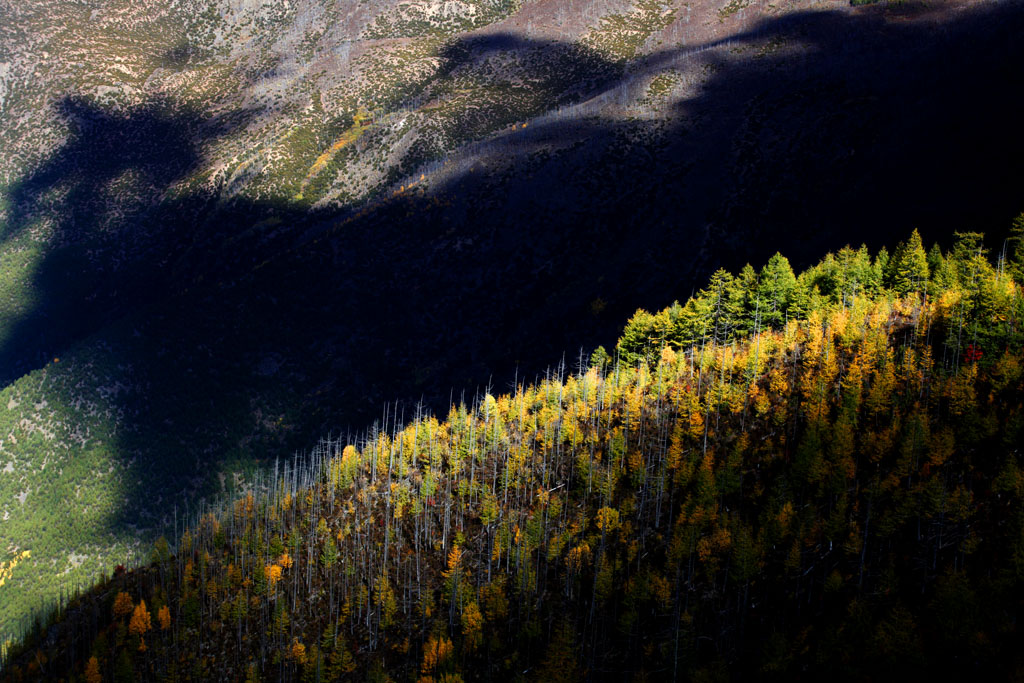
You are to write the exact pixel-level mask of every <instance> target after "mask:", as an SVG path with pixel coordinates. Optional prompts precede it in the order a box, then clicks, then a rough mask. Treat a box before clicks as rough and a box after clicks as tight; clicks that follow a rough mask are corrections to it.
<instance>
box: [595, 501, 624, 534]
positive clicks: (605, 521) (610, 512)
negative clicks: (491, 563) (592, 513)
mask: <svg viewBox="0 0 1024 683" xmlns="http://www.w3.org/2000/svg"><path fill="white" fill-rule="evenodd" d="M596 519H597V528H598V529H600V530H601V531H603V532H605V533H609V534H610V533H612V532H613V531H615V530H616V529H618V528H619V511H618V510H616V509H615V508H610V507H603V508H601V509H600V510H598V511H597V518H596Z"/></svg>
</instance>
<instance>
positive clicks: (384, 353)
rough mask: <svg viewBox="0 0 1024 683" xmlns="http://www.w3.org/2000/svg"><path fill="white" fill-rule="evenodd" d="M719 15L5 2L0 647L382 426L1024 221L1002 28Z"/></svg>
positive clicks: (649, 9) (689, 10)
mask: <svg viewBox="0 0 1024 683" xmlns="http://www.w3.org/2000/svg"><path fill="white" fill-rule="evenodd" d="M741 4H742V3H729V4H724V3H710V2H698V3H689V4H684V3H679V2H675V3H670V2H655V1H648V0H644V1H642V2H632V3H631V2H625V1H623V2H607V3H604V2H590V3H569V4H566V3H563V2H547V1H544V2H541V1H537V2H522V3H502V2H495V3H487V2H483V3H481V2H460V3H450V2H449V3H429V2H417V3H398V2H388V3H384V2H360V3H342V4H337V3H318V2H293V3H289V4H287V5H286V4H284V3H270V2H265V3H259V2H221V3H217V4H215V5H212V6H211V5H208V4H206V3H202V4H197V3H189V2H161V3H135V2H133V3H117V2H111V3H106V4H104V5H103V6H102V7H86V6H85V5H79V4H74V3H70V4H69V3H66V2H52V3H49V2H48V3H43V2H34V3H29V4H25V3H22V4H11V3H8V4H5V5H3V7H2V8H0V13H2V18H3V21H0V100H2V102H0V124H2V125H0V144H2V148H3V149H4V154H3V155H0V182H2V188H0V190H2V191H0V195H2V196H0V221H2V222H3V232H2V235H3V237H2V244H0V377H2V381H3V384H4V389H3V391H2V394H0V424H2V426H3V429H2V430H0V441H2V443H0V518H2V519H3V524H2V525H0V562H3V563H5V565H6V563H8V562H9V561H10V560H11V559H12V558H14V557H15V556H20V553H23V552H25V551H30V552H31V555H30V556H29V558H28V559H25V560H23V561H21V562H19V564H18V565H17V566H16V567H15V568H14V569H13V571H12V573H11V577H10V578H9V579H8V580H7V582H6V583H5V585H4V586H2V587H0V631H2V632H16V631H17V630H18V629H19V626H20V624H21V623H22V622H21V621H20V620H22V619H24V618H25V617H26V615H28V614H29V612H30V609H31V608H33V607H35V606H37V605H38V604H39V601H40V599H41V598H46V597H51V598H52V597H54V596H56V595H57V593H58V591H59V590H60V587H61V586H64V587H70V586H72V585H74V584H75V583H81V582H86V583H87V582H89V581H91V577H93V576H95V575H96V573H97V572H98V571H100V570H102V569H104V568H109V567H110V566H111V565H113V564H115V563H119V562H126V561H128V556H129V554H130V553H131V552H132V551H133V549H136V550H137V549H138V548H141V547H144V546H148V544H149V543H150V541H151V540H152V539H153V538H155V537H156V536H157V535H158V534H159V533H160V531H161V530H166V529H167V528H169V527H171V526H173V520H174V517H175V510H176V509H177V510H178V511H179V516H181V515H183V514H184V513H183V512H181V511H182V510H183V509H184V508H185V507H186V506H188V507H189V509H190V510H191V509H194V506H195V505H196V501H197V498H199V497H200V496H204V495H205V496H209V495H214V494H219V493H221V492H223V491H226V490H228V489H230V488H232V487H233V486H234V485H235V482H236V480H237V479H239V478H240V477H242V475H244V474H245V473H247V472H249V471H251V469H252V468H253V466H254V462H261V463H262V464H264V465H266V464H267V463H268V462H269V461H270V460H271V459H272V458H274V457H277V456H280V455H281V454H282V453H291V452H294V451H296V450H299V449H303V448H307V447H308V445H309V444H311V443H314V442H315V441H316V440H317V439H318V438H320V437H321V436H323V435H325V434H330V433H332V432H333V433H335V434H337V433H338V430H339V429H344V428H345V427H346V425H355V426H356V427H357V428H361V427H362V426H363V425H365V424H368V423H369V422H371V421H372V420H373V419H374V417H376V416H378V415H379V412H380V410H381V406H382V405H383V403H384V402H385V401H388V400H395V399H399V400H403V401H404V402H405V405H406V406H407V407H406V412H407V413H411V412H412V410H413V408H412V407H411V406H413V405H415V404H416V402H418V401H419V400H421V399H423V400H424V401H425V402H426V403H427V404H428V405H429V406H431V407H433V408H435V409H443V408H445V407H446V406H447V404H448V400H449V397H450V396H451V395H452V392H453V391H454V392H455V393H456V394H461V393H463V392H466V393H468V394H470V395H472V394H473V393H474V392H475V391H476V390H477V389H478V388H480V387H484V386H487V385H488V384H489V383H491V384H493V385H494V386H496V387H498V388H499V389H503V388H505V387H510V386H512V385H513V383H514V382H515V379H516V377H523V376H526V377H533V376H535V375H536V374H537V373H539V372H541V371H542V369H543V368H544V367H545V365H546V364H547V363H549V362H551V361H552V359H556V358H558V357H559V355H560V354H562V353H563V352H565V351H566V350H567V349H569V350H570V352H572V350H574V349H577V348H578V347H579V346H581V345H582V346H585V347H586V348H587V349H588V350H589V349H590V348H592V347H596V346H597V345H598V344H601V343H605V344H608V343H609V342H610V340H612V339H613V338H614V335H615V334H616V332H617V326H618V325H619V323H620V321H621V320H622V319H624V318H625V317H626V316H627V315H628V314H629V313H631V312H632V311H633V310H635V308H636V307H637V306H638V305H643V306H648V307H661V306H663V305H665V304H666V303H668V301H669V300H670V299H671V298H673V296H675V295H677V294H679V293H683V294H685V293H686V292H688V291H691V290H692V289H693V287H694V286H696V285H698V284H699V282H700V281H702V279H703V278H704V277H705V276H706V275H708V274H710V270H711V269H712V267H713V266H717V265H719V264H721V265H725V266H727V267H731V268H734V269H738V268H739V267H740V266H741V265H742V263H743V262H745V261H746V260H752V261H753V262H762V261H764V260H765V259H766V258H767V257H768V256H769V255H770V254H771V253H772V252H773V251H774V250H775V249H776V248H777V246H778V243H779V242H780V241H781V240H783V239H786V240H792V241H793V242H794V245H793V247H794V248H793V249H792V250H788V251H789V252H790V253H791V254H793V257H794V262H796V263H798V264H806V263H808V262H810V260H811V259H812V258H814V257H816V255H817V254H818V253H820V252H821V251H824V250H826V249H828V248H835V247H838V246H839V245H841V244H843V243H845V242H846V241H849V240H850V235H854V236H855V237H856V240H857V241H861V240H863V241H866V242H868V243H869V244H871V245H872V246H873V247H877V246H879V245H881V244H883V243H886V242H887V240H888V238H889V235H891V234H893V230H895V229H898V230H899V231H903V230H905V229H906V227H908V226H912V225H921V226H928V228H929V230H931V234H930V235H926V236H928V237H929V238H930V239H938V240H939V241H941V242H942V243H943V244H945V245H947V246H948V244H949V237H950V234H951V232H952V230H953V229H955V228H961V227H963V226H964V225H967V224H975V222H976V224H977V225H979V226H980V227H985V226H991V227H992V229H993V230H1003V229H1005V226H1006V225H1007V224H1008V219H1009V218H1010V217H1011V216H1013V215H1016V213H1018V212H1019V211H1020V209H1021V208H1024V207H1021V204H1020V198H1019V187H1020V181H1021V177H1020V166H1019V164H1018V163H1017V159H1019V158H1020V152H1021V151H1022V147H1024V145H1022V136H1021V134H1020V129H1019V125H1018V123H1017V121H1019V120H1020V118H1021V116H1022V115H1024V107H1022V106H1021V94H1020V92H1019V90H1018V89H1014V88H1009V87H1006V85H1005V84H1007V83H1013V82H1016V81H1017V80H1019V75H1020V74H1019V70H1020V65H1021V64H1022V63H1024V59H1022V58H1021V54H1020V50H1021V46H1020V42H1019V41H1018V40H1016V37H1017V36H1018V35H1019V34H1020V32H1021V26H1022V13H1021V8H1020V5H1019V4H1017V3H996V4H976V3H971V2H964V3H949V4H943V5H941V6H937V7H929V6H908V5H892V6H890V5H885V4H880V5H877V6H874V7H870V8H866V9H852V8H849V7H847V6H845V5H842V6H838V5H837V6H832V5H827V6H819V5H813V6H810V5H805V4H803V3H782V4H779V5H772V6H759V5H750V6H747V7H741V6H740V5H741ZM210 7H212V8H213V9H212V10H211V9H209V8H210ZM979 35H984V36H986V40H979V39H978V36H979ZM950 55H956V59H951V58H950V57H949V56H950ZM524 126H525V127H524ZM936 140H940V141H942V144H936ZM969 222H970V223H969ZM997 238H998V235H997ZM60 506H69V507H70V508H71V509H72V510H74V513H75V514H74V515H71V516H70V519H71V521H66V520H67V519H68V518H67V517H66V516H64V515H57V514H56V513H55V512H54V511H55V510H57V509H62V508H61V507H60ZM129 563H130V562H129Z"/></svg>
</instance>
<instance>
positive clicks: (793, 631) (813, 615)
mask: <svg viewBox="0 0 1024 683" xmlns="http://www.w3.org/2000/svg"><path fill="white" fill-rule="evenodd" d="M1008 271H1009V268H1003V267H1000V264H999V263H997V264H995V265H993V264H991V263H989V261H988V260H987V258H986V257H985V254H984V251H983V250H982V249H981V247H980V238H979V237H977V236H974V235H972V234H965V235H962V236H961V237H960V239H959V241H958V243H957V245H956V247H955V248H954V249H953V251H952V252H950V253H948V254H943V253H941V252H938V253H936V254H933V253H926V252H924V248H923V245H921V244H920V239H919V238H915V237H914V236H913V235H912V236H911V238H910V239H909V240H908V241H907V242H905V243H903V244H901V245H898V246H897V248H896V249H894V251H893V254H892V255H889V254H887V253H883V254H879V255H876V256H874V257H872V256H870V255H869V254H868V253H867V250H866V249H862V250H852V249H845V250H842V251H840V252H839V253H838V254H837V255H829V256H828V257H826V259H824V260H823V261H822V262H821V263H819V264H818V265H816V266H815V267H813V268H811V269H809V270H808V271H805V272H804V273H801V274H800V275H799V276H797V275H795V274H794V273H793V272H792V270H790V269H789V265H788V263H787V262H785V260H784V259H783V258H782V257H777V258H774V259H773V260H772V261H771V262H770V263H769V265H768V266H766V267H765V268H764V269H762V270H761V271H760V272H757V271H754V270H753V269H752V268H750V269H745V270H744V272H743V273H741V275H740V276H738V277H734V276H732V275H730V274H728V273H724V272H720V273H718V274H716V275H715V277H714V278H712V281H711V282H710V283H709V285H708V288H706V289H705V290H702V291H701V292H700V293H698V294H697V295H696V296H695V297H694V298H693V299H691V300H690V301H688V302H687V303H686V304H685V305H675V306H672V307H670V308H668V309H666V310H665V311H661V312H658V313H655V314H651V313H646V312H642V311H641V312H638V313H637V315H636V316H634V318H633V319H632V320H631V321H630V322H629V324H628V325H627V327H626V330H625V331H624V333H623V336H622V338H621V339H620V341H619V344H618V345H617V347H616V353H617V355H618V358H619V360H618V362H611V363H609V362H608V361H607V359H608V357H609V354H603V355H602V354H600V353H597V354H595V357H594V361H593V362H592V363H589V364H588V363H581V367H580V368H579V369H578V371H577V372H576V373H567V372H566V371H565V370H564V369H561V368H560V369H557V370H555V371H553V372H551V373H549V375H548V376H546V377H545V378H544V379H543V380H539V381H537V382H535V383H534V384H531V385H525V384H524V385H520V386H518V387H516V389H515V391H514V392H512V393H510V394H507V395H501V396H492V395H490V394H487V395H484V396H482V397H480V398H478V399H477V400H476V401H474V402H473V403H472V404H470V405H466V404H461V403H460V404H457V405H454V406H452V408H451V410H450V412H449V414H448V415H447V417H446V419H444V420H441V419H438V418H437V417H435V416H432V415H429V414H417V415H415V416H413V419H412V420H411V421H409V422H408V423H405V424H402V423H400V422H399V420H398V419H397V418H396V415H395V414H393V413H391V412H388V414H387V418H386V419H385V420H384V422H383V424H379V425H377V426H376V427H375V428H374V429H373V430H372V431H370V432H369V433H368V434H367V435H365V437H364V438H362V439H359V440H357V441H356V442H355V443H335V442H325V443H323V444H321V445H320V447H319V448H318V449H317V450H316V451H315V452H314V453H312V454H311V455H310V456H309V457H307V458H304V459H299V460H298V461H296V462H295V463H294V465H292V464H288V465H286V466H285V467H283V468H282V469H279V470H277V471H275V472H274V473H273V474H272V475H268V476H267V477H266V478H265V479H262V480H259V481H257V482H256V485H255V487H254V492H253V494H251V495H247V496H246V497H244V498H241V499H239V500H237V501H230V502H227V503H225V504H224V505H222V506H221V507H219V508H216V509H213V510H205V511H203V513H202V515H201V516H200V517H199V518H198V519H197V520H196V524H195V525H194V526H193V527H192V528H191V529H190V531H189V532H187V533H186V534H185V535H183V537H182V538H181V539H178V542H177V543H176V544H174V547H175V552H174V554H173V555H168V556H166V557H162V559H158V561H157V562H155V563H154V564H152V565H150V566H148V567H142V568H138V569H135V570H133V571H131V572H128V573H126V574H125V575H123V576H120V577H115V578H114V579H112V580H110V581H108V582H106V583H101V584H100V585H98V586H97V587H96V588H94V590H93V591H91V592H90V593H88V594H85V595H83V596H80V597H78V598H76V599H75V600H74V601H72V604H71V605H69V606H68V607H67V608H66V609H64V610H63V611H62V612H61V613H60V614H58V615H57V616H56V617H55V623H56V624H58V625H59V628H58V630H57V631H55V633H57V634H59V635H57V636H56V640H47V638H46V633H45V632H44V631H40V633H39V634H38V636H37V637H36V639H35V640H32V639H31V638H30V639H29V641H27V642H26V643H24V644H23V645H22V648H23V649H22V650H21V651H20V652H21V653H22V654H17V653H16V654H15V655H14V656H12V658H11V659H10V662H9V665H8V667H7V668H5V670H4V672H3V676H5V677H6V678H5V679H4V680H24V679H25V678H32V676H28V675H27V674H26V671H27V667H28V665H29V662H30V661H31V656H32V655H31V654H30V653H34V652H35V651H36V650H40V649H41V650H46V651H47V653H48V654H47V656H49V658H50V667H51V668H50V670H51V671H63V672H65V674H64V675H65V676H70V675H74V676H83V675H84V676H86V677H88V676H90V675H91V674H90V671H95V666H98V667H99V670H101V671H107V670H111V671H115V672H116V671H118V670H122V671H123V670H127V671H128V672H129V675H135V676H137V677H142V678H170V679H177V680H206V679H211V678H223V679H232V680H235V679H242V678H248V679H251V680H256V679H259V680H342V679H343V677H344V676H350V675H351V676H355V677H357V678H359V679H362V678H368V679H372V680H393V681H400V680H413V681H416V680H419V681H423V682H424V683H425V682H427V681H457V680H462V681H469V680H513V679H517V677H518V678H519V679H525V680H538V681H541V680H544V681H547V680H566V681H571V680H604V679H614V680H622V679H632V678H633V677H634V676H636V677H638V678H639V680H644V679H656V680H661V679H677V680H686V679H690V678H699V679H714V678H716V677H721V676H722V675H724V673H723V672H725V673H732V674H733V675H735V676H736V677H743V678H758V677H780V678H782V677H787V678H793V677H795V678H816V679H820V678H827V677H836V678H842V679H856V680H879V679H891V678H893V677H897V676H904V677H909V678H912V679H919V678H923V677H928V676H932V677H941V678H946V677H948V676H950V675H953V674H962V675H964V676H970V677H972V678H973V679H982V678H996V677H997V678H1006V677H1007V675H1008V674H1012V673H1013V672H1020V671H1024V659H1022V654H1021V650H1020V648H1019V647H1018V645H1019V643H1020V639H1021V635H1022V634H1021V632H1020V626H1019V624H1020V623H1021V622H1020V618H1019V617H1020V615H1021V611H1022V608H1024V562H1022V561H1021V558H1022V557H1024V514H1022V512H1021V511H1022V510H1024V462H1022V454H1021V451H1020V445H1019V444H1020V443H1021V441H1022V428H1024V336H1022V330H1024V293H1022V290H1021V287H1020V286H1019V285H1018V284H1017V282H1016V280H1014V279H1013V277H1011V276H1010V275H1009V274H1008ZM737 283H740V284H737ZM122 595H124V596H126V597H127V596H129V595H139V596H142V597H143V598H145V599H146V600H149V601H150V604H152V605H153V606H154V609H157V618H158V621H159V623H160V630H158V631H156V632H153V633H149V631H150V630H151V626H150V624H149V613H148V611H147V608H146V606H145V602H144V601H142V600H140V603H139V605H138V606H134V605H133V604H132V600H131V598H130V597H127V607H126V606H125V602H124V599H123V598H122V597H121V596H122ZM111 604H112V605H113V608H112V609H111V608H110V607H104V608H103V609H100V608H99V606H101V605H111ZM119 605H120V607H118V606H119ZM157 605H159V607H157ZM125 609H127V610H128V611H127V612H126V611H125ZM140 610H141V611H140ZM165 610H166V612H165ZM129 613H130V614H131V615H132V616H131V625H130V626H129V629H128V630H129V632H130V633H129V635H138V636H141V635H143V634H146V633H148V635H149V639H150V640H151V642H150V643H149V647H148V649H146V650H145V651H142V652H140V651H138V650H133V649H132V648H131V647H130V646H129V645H128V641H129V640H130V638H126V637H125V634H124V632H123V631H124V617H125V616H127V614H129ZM142 614H144V615H145V616H144V617H142V616H140V615H142ZM165 614H166V615H167V619H166V621H165V618H164V615H165ZM96 615H102V618H101V617H97V616H96ZM108 615H109V616H108ZM137 617H138V620H139V621H138V625H136V624H137V620H136V618H137ZM97 619H99V628H97V627H96V623H97ZM143 621H144V622H145V624H144V626H145V627H144V628H143V627H142V622H143ZM70 643H76V644H77V645H76V647H75V648H70V647H67V645H68V644H70ZM72 652H73V653H74V654H71V653H72ZM203 653H210V654H203ZM94 662H95V663H96V664H95V666H94ZM118 667H120V669H119V668H118ZM125 667H127V669H125ZM524 672H526V673H524Z"/></svg>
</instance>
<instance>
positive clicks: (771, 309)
mask: <svg viewBox="0 0 1024 683" xmlns="http://www.w3.org/2000/svg"><path fill="white" fill-rule="evenodd" d="M795 289H796V275H794V274H793V268H792V267H791V266H790V265H789V259H787V258H786V257H785V256H783V255H782V254H780V253H778V252H775V255H774V256H772V257H771V258H770V259H768V263H766V264H765V266H764V268H762V269H761V275H760V277H759V281H758V287H757V297H758V302H759V304H760V309H761V310H760V317H761V321H762V323H761V324H762V327H772V328H775V329H778V328H780V327H782V325H783V324H784V323H785V321H786V313H787V311H788V310H789V305H790V301H791V299H792V297H793V291H794V290H795Z"/></svg>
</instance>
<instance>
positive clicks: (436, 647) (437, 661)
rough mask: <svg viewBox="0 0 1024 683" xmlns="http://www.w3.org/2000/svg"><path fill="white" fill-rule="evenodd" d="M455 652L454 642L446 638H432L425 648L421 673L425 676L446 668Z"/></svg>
mask: <svg viewBox="0 0 1024 683" xmlns="http://www.w3.org/2000/svg"><path fill="white" fill-rule="evenodd" d="M454 651H455V647H454V646H453V645H452V641H450V640H448V639H447V638H445V637H444V636H431V637H430V639H429V640H428V641H427V643H426V645H424V646H423V663H422V664H421V665H420V673H422V674H423V675H424V676H429V675H430V674H432V673H434V672H435V671H437V670H438V669H439V668H441V667H442V666H444V664H445V663H446V662H447V661H448V659H449V658H450V657H451V656H452V653H453V652H454Z"/></svg>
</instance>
